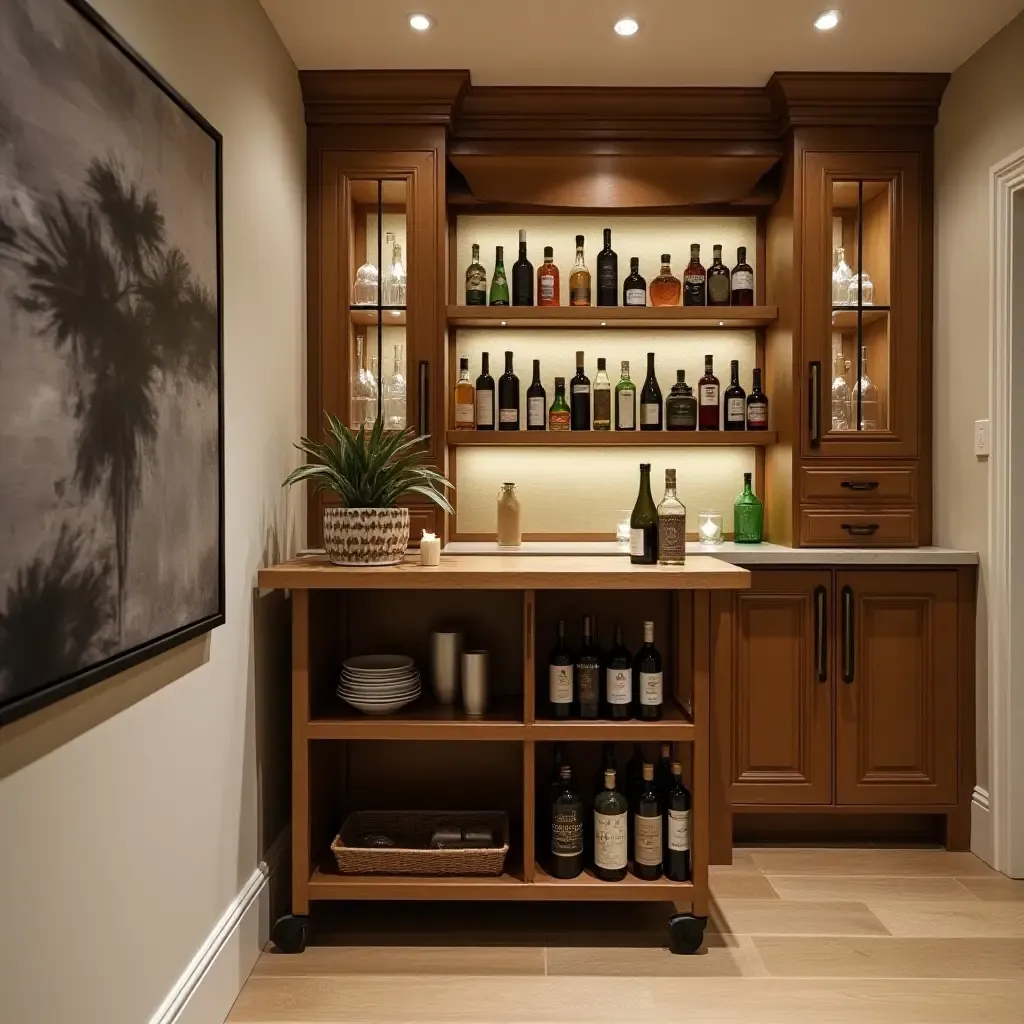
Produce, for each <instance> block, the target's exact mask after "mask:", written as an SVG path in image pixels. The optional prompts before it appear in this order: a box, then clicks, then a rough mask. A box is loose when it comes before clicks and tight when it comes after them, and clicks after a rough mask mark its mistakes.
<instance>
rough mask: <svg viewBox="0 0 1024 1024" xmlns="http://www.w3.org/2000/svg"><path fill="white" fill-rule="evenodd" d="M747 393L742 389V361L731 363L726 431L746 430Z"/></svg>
mask: <svg viewBox="0 0 1024 1024" xmlns="http://www.w3.org/2000/svg"><path fill="white" fill-rule="evenodd" d="M746 428H747V393H746V391H744V390H743V388H741V387H740V361H739V360H738V359H733V360H731V361H730V363H729V386H728V387H727V388H726V389H725V429H726V430H746Z"/></svg>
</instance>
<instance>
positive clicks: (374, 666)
mask: <svg viewBox="0 0 1024 1024" xmlns="http://www.w3.org/2000/svg"><path fill="white" fill-rule="evenodd" d="M415 667H416V666H415V664H414V662H413V660H412V658H407V657H406V656H405V655H404V654H360V655H359V656H358V657H355V658H347V659H346V660H345V662H344V664H343V665H342V668H344V669H347V670H348V671H350V672H357V673H360V674H365V673H369V674H371V675H377V674H379V673H381V672H393V671H395V670H396V669H412V668H415Z"/></svg>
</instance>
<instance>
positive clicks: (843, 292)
mask: <svg viewBox="0 0 1024 1024" xmlns="http://www.w3.org/2000/svg"><path fill="white" fill-rule="evenodd" d="M852 277H853V271H852V270H850V265H849V264H848V263H847V262H846V250H845V249H844V248H843V247H842V246H841V245H840V246H837V247H836V250H835V252H834V253H833V267H832V305H833V306H848V305H849V304H850V280H851V278H852Z"/></svg>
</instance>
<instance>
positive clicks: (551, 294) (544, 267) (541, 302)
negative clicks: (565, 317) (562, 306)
mask: <svg viewBox="0 0 1024 1024" xmlns="http://www.w3.org/2000/svg"><path fill="white" fill-rule="evenodd" d="M561 301H562V297H561V294H560V288H559V282H558V267H556V266H555V250H554V249H552V248H551V246H550V245H545V246H544V262H543V263H542V264H541V265H540V266H539V267H538V268H537V305H538V306H557V305H558V304H559V303H560V302H561Z"/></svg>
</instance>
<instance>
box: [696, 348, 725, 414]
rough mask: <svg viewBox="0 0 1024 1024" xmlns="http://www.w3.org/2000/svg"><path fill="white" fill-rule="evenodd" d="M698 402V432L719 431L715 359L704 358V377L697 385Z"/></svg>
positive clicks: (719, 390)
mask: <svg viewBox="0 0 1024 1024" xmlns="http://www.w3.org/2000/svg"><path fill="white" fill-rule="evenodd" d="M697 389H698V390H697V393H698V394H699V395H700V401H699V403H698V408H697V426H698V428H699V429H700V430H719V429H721V413H720V411H719V408H718V397H719V394H720V393H721V385H720V384H719V382H718V378H717V377H716V376H715V357H714V356H705V357H704V376H703V377H701V379H700V383H699V384H698V385H697Z"/></svg>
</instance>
